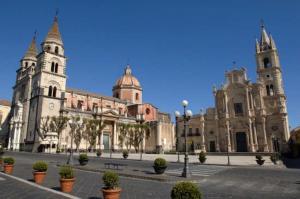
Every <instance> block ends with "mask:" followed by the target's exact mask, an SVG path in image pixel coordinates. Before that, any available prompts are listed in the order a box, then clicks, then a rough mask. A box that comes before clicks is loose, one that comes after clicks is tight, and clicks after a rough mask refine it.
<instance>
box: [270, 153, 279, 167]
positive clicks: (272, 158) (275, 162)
mask: <svg viewBox="0 0 300 199" xmlns="http://www.w3.org/2000/svg"><path fill="white" fill-rule="evenodd" d="M270 160H271V161H272V162H273V163H274V164H277V161H278V160H279V155H278V154H276V153H273V154H272V155H271V156H270Z"/></svg>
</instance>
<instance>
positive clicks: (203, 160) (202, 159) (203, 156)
mask: <svg viewBox="0 0 300 199" xmlns="http://www.w3.org/2000/svg"><path fill="white" fill-rule="evenodd" d="M199 161H200V163H201V164H203V163H204V162H205V161H206V154H205V153H204V151H201V152H200V153H199Z"/></svg>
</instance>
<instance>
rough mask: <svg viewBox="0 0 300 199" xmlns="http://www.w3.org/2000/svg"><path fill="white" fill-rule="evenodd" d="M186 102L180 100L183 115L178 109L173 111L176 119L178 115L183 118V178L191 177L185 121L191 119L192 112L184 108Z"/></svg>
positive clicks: (186, 104)
mask: <svg viewBox="0 0 300 199" xmlns="http://www.w3.org/2000/svg"><path fill="white" fill-rule="evenodd" d="M188 104H189V102H188V101H187V100H183V101H182V106H183V115H180V112H179V111H175V116H176V120H178V118H179V117H181V118H182V119H183V131H184V142H185V153H184V167H183V171H182V175H181V176H182V177H185V178H189V177H191V171H190V170H189V153H188V144H187V122H188V121H189V120H190V119H191V117H192V116H193V113H192V111H191V110H186V107H187V106H188Z"/></svg>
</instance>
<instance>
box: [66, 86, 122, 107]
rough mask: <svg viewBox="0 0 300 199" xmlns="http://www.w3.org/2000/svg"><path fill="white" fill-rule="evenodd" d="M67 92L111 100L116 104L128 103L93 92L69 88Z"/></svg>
mask: <svg viewBox="0 0 300 199" xmlns="http://www.w3.org/2000/svg"><path fill="white" fill-rule="evenodd" d="M66 92H70V93H71V92H74V93H77V94H79V95H89V96H91V97H96V98H104V99H107V100H111V101H116V102H120V103H124V104H127V102H126V101H125V100H121V99H119V98H115V97H111V96H106V95H102V94H98V93H92V92H88V91H84V90H80V89H75V88H67V89H66Z"/></svg>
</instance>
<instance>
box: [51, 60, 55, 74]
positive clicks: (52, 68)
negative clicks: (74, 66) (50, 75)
mask: <svg viewBox="0 0 300 199" xmlns="http://www.w3.org/2000/svg"><path fill="white" fill-rule="evenodd" d="M51 72H54V62H52V63H51Z"/></svg>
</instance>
